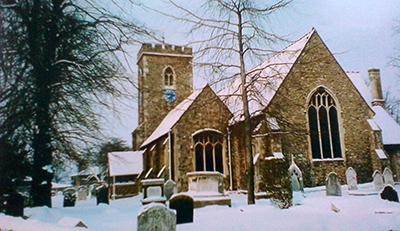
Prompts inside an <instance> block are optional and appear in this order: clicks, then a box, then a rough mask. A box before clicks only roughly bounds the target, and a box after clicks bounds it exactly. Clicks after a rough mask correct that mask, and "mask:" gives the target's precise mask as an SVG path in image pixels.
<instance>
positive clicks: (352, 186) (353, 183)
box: [346, 167, 358, 190]
mask: <svg viewBox="0 0 400 231" xmlns="http://www.w3.org/2000/svg"><path fill="white" fill-rule="evenodd" d="M346 181H347V187H348V189H349V190H357V189H358V187H357V173H356V170H354V169H353V168H352V167H349V168H348V169H347V170H346Z"/></svg>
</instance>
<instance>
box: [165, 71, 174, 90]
mask: <svg viewBox="0 0 400 231" xmlns="http://www.w3.org/2000/svg"><path fill="white" fill-rule="evenodd" d="M164 85H165V86H166V87H172V86H173V85H174V71H173V70H172V68H171V67H167V68H165V70H164Z"/></svg>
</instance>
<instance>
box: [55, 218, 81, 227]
mask: <svg viewBox="0 0 400 231" xmlns="http://www.w3.org/2000/svg"><path fill="white" fill-rule="evenodd" d="M58 224H59V225H61V226H64V227H69V228H75V227H82V228H88V227H87V226H86V225H85V223H83V221H81V220H79V219H78V218H74V217H63V218H61V219H60V220H59V221H58Z"/></svg>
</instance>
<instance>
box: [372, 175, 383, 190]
mask: <svg viewBox="0 0 400 231" xmlns="http://www.w3.org/2000/svg"><path fill="white" fill-rule="evenodd" d="M372 178H373V183H374V189H375V190H377V191H379V190H381V189H382V188H383V177H382V174H381V173H380V172H379V171H378V170H375V172H374V174H372Z"/></svg>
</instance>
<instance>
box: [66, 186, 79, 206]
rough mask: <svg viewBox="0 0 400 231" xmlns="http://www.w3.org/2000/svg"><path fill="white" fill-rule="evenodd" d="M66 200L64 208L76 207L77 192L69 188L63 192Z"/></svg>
mask: <svg viewBox="0 0 400 231" xmlns="http://www.w3.org/2000/svg"><path fill="white" fill-rule="evenodd" d="M63 194H64V200H63V206H64V207H74V206H75V202H76V191H75V189H73V188H67V189H65V190H64V192H63Z"/></svg>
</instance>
